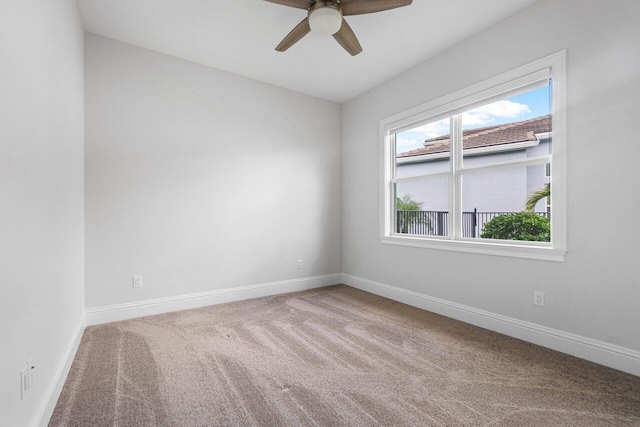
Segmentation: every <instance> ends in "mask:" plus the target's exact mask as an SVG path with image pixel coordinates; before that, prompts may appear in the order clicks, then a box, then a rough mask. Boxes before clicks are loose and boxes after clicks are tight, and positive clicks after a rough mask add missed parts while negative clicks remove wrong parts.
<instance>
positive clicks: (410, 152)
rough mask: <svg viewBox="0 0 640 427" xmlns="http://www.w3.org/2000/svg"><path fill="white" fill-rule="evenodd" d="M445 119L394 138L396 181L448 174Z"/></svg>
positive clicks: (446, 122) (446, 125)
mask: <svg viewBox="0 0 640 427" xmlns="http://www.w3.org/2000/svg"><path fill="white" fill-rule="evenodd" d="M449 123H450V120H449V119H448V118H446V119H442V120H437V121H435V122H431V123H427V124H424V125H420V126H417V127H415V128H413V129H410V130H407V131H404V132H401V133H397V134H396V177H399V178H400V177H407V176H417V175H426V174H431V173H438V172H447V171H449V153H450V151H451V148H450V142H449Z"/></svg>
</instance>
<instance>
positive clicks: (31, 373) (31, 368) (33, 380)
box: [27, 359, 36, 389]
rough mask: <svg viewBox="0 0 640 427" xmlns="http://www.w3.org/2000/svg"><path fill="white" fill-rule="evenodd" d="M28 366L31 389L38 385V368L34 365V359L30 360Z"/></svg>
mask: <svg viewBox="0 0 640 427" xmlns="http://www.w3.org/2000/svg"><path fill="white" fill-rule="evenodd" d="M27 366H29V388H30V389H31V388H33V386H34V385H35V383H36V366H35V365H34V364H33V359H31V360H29V363H28V364H27Z"/></svg>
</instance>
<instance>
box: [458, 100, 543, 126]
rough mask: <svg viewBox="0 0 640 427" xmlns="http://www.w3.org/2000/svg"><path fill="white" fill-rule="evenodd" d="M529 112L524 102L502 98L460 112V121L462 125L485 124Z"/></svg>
mask: <svg viewBox="0 0 640 427" xmlns="http://www.w3.org/2000/svg"><path fill="white" fill-rule="evenodd" d="M530 112H531V109H530V108H529V106H528V105H526V104H520V103H519V102H513V101H507V100H502V101H497V102H494V103H492V104H487V105H483V106H481V107H478V108H474V109H473V110H469V111H465V112H464V113H462V123H463V125H464V126H474V127H479V126H486V125H489V124H491V123H493V122H494V121H495V120H496V119H513V118H516V117H518V116H520V115H522V114H526V113H530Z"/></svg>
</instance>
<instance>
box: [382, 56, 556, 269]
mask: <svg viewBox="0 0 640 427" xmlns="http://www.w3.org/2000/svg"><path fill="white" fill-rule="evenodd" d="M565 64H566V51H564V50H563V51H560V52H557V53H554V54H552V55H549V56H547V57H545V58H541V59H539V60H537V61H534V62H531V63H529V64H527V65H524V66H522V67H518V68H516V69H514V70H511V71H508V72H506V73H503V74H500V75H499V76H496V77H493V78H490V79H488V80H485V81H483V82H480V83H477V84H475V85H472V86H469V87H467V88H465V89H462V90H459V91H456V92H454V93H451V94H449V95H446V96H443V97H441V98H438V99H435V100H433V101H430V102H427V103H425V104H422V105H419V106H417V107H414V108H412V109H410V110H407V111H404V112H402V113H399V114H396V115H394V116H391V117H388V118H386V119H383V120H381V121H380V136H381V137H380V139H381V143H380V146H381V152H380V158H381V179H380V182H381V190H380V200H381V203H380V237H381V241H382V243H388V244H394V245H403V246H415V247H422V248H430V249H441V250H451V251H458V252H471V253H480V254H488V255H499V256H507V257H516V258H531V259H537V260H546V261H558V262H563V261H564V258H565V254H566V252H567V246H566V203H565V199H566V197H565V166H566V165H565V163H566V160H565V152H566V130H565V129H566V128H565V120H566V119H565V86H566V65H565ZM549 77H551V78H552V104H553V106H552V108H553V111H552V140H553V146H552V150H553V151H552V153H551V155H550V156H543V157H541V158H528V159H522V160H514V161H509V162H505V163H500V164H496V165H493V166H490V167H487V166H483V167H482V170H490V169H492V168H502V167H513V166H529V165H532V164H539V163H540V162H541V161H542V160H543V159H544V158H552V161H551V187H552V188H553V191H552V193H551V205H552V206H553V216H552V218H551V242H548V243H547V242H522V241H512V240H494V239H491V240H489V239H471V238H463V237H461V236H462V233H461V224H460V218H461V214H460V213H461V209H462V194H461V190H460V188H461V184H460V179H461V177H462V176H463V175H465V174H467V173H473V169H474V168H470V167H467V168H465V167H463V165H462V152H461V150H460V148H461V147H458V146H456V144H454V143H452V144H451V160H450V164H451V166H450V171H449V172H444V173H438V174H435V175H433V174H426V175H429V176H436V175H448V176H449V212H451V214H450V217H451V219H452V220H451V221H450V222H449V233H448V236H418V235H407V234H399V233H395V231H394V230H395V229H394V217H395V212H394V209H395V206H394V199H393V197H394V191H393V186H394V183H395V182H397V181H400V180H401V179H398V178H394V177H395V167H396V150H395V135H396V134H397V133H399V132H402V131H404V130H409V129H412V128H414V127H416V126H419V125H421V124H424V123H428V122H432V121H436V120H440V119H442V118H446V117H452V116H454V115H456V114H458V113H461V112H463V111H466V110H468V109H470V108H473V107H474V106H476V105H482V104H485V103H488V102H491V101H492V100H497V99H504V98H505V97H509V96H510V95H511V94H513V93H519V92H522V91H523V90H526V89H527V88H528V87H535V86H536V85H539V84H540V82H542V81H544V80H547V79H548V78H549ZM460 126H461V124H460V123H459V121H458V120H455V119H453V118H452V123H451V132H452V134H454V132H462V131H461V129H460ZM452 141H453V139H452ZM460 145H461V142H460ZM426 175H425V176H426ZM458 217H460V218H458Z"/></svg>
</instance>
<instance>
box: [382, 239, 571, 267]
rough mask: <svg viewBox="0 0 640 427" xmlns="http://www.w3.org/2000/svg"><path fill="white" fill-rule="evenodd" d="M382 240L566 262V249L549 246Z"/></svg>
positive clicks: (463, 241)
mask: <svg viewBox="0 0 640 427" xmlns="http://www.w3.org/2000/svg"><path fill="white" fill-rule="evenodd" d="M380 240H381V242H382V243H385V244H391V245H400V246H413V247H418V248H427V249H439V250H445V251H455V252H468V253H474V254H484V255H496V256H503V257H511V258H528V259H535V260H542V261H554V262H564V257H565V254H566V253H567V251H566V250H565V249H557V248H551V247H547V246H529V245H526V244H514V245H510V244H505V243H495V242H487V241H469V240H455V241H454V240H447V239H429V238H423V237H413V236H397V235H394V236H383V237H381V239H380Z"/></svg>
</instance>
